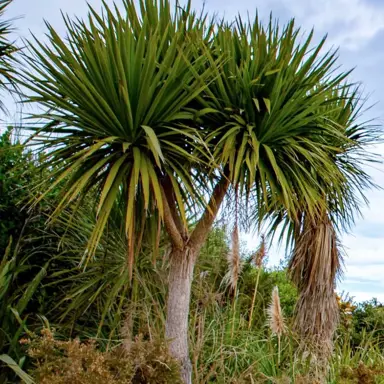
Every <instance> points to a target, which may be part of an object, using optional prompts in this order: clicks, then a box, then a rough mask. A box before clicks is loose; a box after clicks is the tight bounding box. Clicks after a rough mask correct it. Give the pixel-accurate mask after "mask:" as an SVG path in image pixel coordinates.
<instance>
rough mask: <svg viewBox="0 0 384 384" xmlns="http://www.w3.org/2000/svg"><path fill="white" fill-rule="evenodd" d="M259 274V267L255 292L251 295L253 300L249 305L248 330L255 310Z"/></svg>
mask: <svg viewBox="0 0 384 384" xmlns="http://www.w3.org/2000/svg"><path fill="white" fill-rule="evenodd" d="M260 273H261V267H259V270H258V272H257V277H256V284H255V291H254V293H253V299H252V305H251V314H250V315H249V322H248V329H251V325H252V317H253V311H254V309H255V303H256V295H257V289H258V287H259V279H260Z"/></svg>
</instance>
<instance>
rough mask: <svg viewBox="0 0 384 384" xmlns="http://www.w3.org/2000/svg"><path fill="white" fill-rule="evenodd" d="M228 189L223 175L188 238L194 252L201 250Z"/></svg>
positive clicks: (226, 180)
mask: <svg viewBox="0 0 384 384" xmlns="http://www.w3.org/2000/svg"><path fill="white" fill-rule="evenodd" d="M228 187H229V180H228V178H227V177H226V176H225V175H223V176H222V177H221V179H220V180H219V181H218V183H217V184H216V185H215V188H214V190H213V193H212V196H211V198H210V200H209V203H208V205H207V207H206V208H205V211H204V213H203V215H202V216H201V218H200V220H199V222H198V223H197V225H196V227H195V229H194V231H193V232H192V235H191V237H190V240H189V242H190V244H191V246H192V247H193V248H195V249H196V250H199V249H200V248H201V246H202V245H203V243H204V241H205V239H206V238H207V236H208V233H209V231H210V229H211V227H212V224H213V221H214V220H215V218H216V216H217V213H218V212H219V209H220V206H221V204H222V202H223V200H224V197H225V195H226V193H227V191H228Z"/></svg>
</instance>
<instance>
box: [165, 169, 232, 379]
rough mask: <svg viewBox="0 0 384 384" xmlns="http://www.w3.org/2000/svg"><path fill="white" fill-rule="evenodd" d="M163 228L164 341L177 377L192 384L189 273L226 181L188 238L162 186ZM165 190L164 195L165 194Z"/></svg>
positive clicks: (173, 204) (226, 187)
mask: <svg viewBox="0 0 384 384" xmlns="http://www.w3.org/2000/svg"><path fill="white" fill-rule="evenodd" d="M164 184H165V185H164V186H163V188H162V194H163V203H164V224H165V227H166V229H167V233H168V235H169V237H170V239H171V244H172V252H171V254H170V257H169V258H170V269H169V281H168V299H167V320H166V324H165V337H166V338H167V339H168V340H169V341H170V345H169V351H170V353H171V355H172V356H173V357H174V358H176V359H177V360H178V361H179V363H180V365H181V377H182V380H183V382H184V383H185V384H192V364H191V361H190V358H189V348H188V317H189V303H190V299H191V287H192V280H193V269H194V267H195V263H196V259H197V256H198V255H199V253H200V249H201V247H202V246H203V244H204V242H205V239H206V238H207V235H208V233H209V231H210V230H211V228H212V224H213V221H214V220H215V217H216V215H217V212H218V211H219V209H220V206H221V204H222V202H223V199H224V197H225V194H226V192H227V190H228V187H229V180H228V179H227V178H226V177H224V176H223V177H222V178H221V179H220V180H219V181H218V183H217V184H216V186H215V188H214V190H213V193H212V196H211V198H210V200H209V202H208V206H207V207H206V209H205V211H204V213H203V215H202V216H201V218H200V220H199V221H198V223H197V225H196V227H195V229H194V230H193V232H192V233H191V235H190V236H188V228H184V227H183V225H182V220H181V218H180V216H179V215H178V212H177V209H176V202H175V199H174V198H173V197H172V193H171V192H172V191H171V192H170V191H168V189H167V188H169V185H168V184H167V182H166V181H165V182H164ZM166 190H167V192H166Z"/></svg>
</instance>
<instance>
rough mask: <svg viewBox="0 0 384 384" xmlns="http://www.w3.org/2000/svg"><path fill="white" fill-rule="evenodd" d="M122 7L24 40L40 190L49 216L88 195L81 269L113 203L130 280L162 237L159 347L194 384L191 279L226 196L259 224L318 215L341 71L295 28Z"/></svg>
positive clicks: (156, 7) (331, 180)
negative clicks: (93, 217)
mask: <svg viewBox="0 0 384 384" xmlns="http://www.w3.org/2000/svg"><path fill="white" fill-rule="evenodd" d="M124 4H125V14H124V15H122V13H121V12H120V11H119V10H118V9H115V12H112V10H110V9H108V8H107V7H105V9H104V11H105V12H104V16H99V15H98V14H97V13H96V12H95V11H94V10H92V9H90V16H89V20H88V21H87V23H85V22H82V21H76V22H71V21H70V20H69V19H66V24H67V31H68V40H67V41H64V40H63V39H61V38H60V37H59V36H58V35H57V33H56V32H55V30H54V29H53V28H52V27H51V26H50V25H47V26H48V32H49V38H50V41H49V43H48V44H43V43H41V42H39V41H37V40H36V39H35V42H34V43H32V44H31V46H30V54H29V56H28V57H27V60H28V62H29V63H30V65H31V66H32V69H31V70H29V71H28V72H24V74H23V75H22V80H21V83H22V84H23V85H24V86H25V87H26V88H27V89H29V90H30V91H31V92H32V93H31V94H30V95H29V96H28V97H27V101H29V102H35V103H39V104H40V106H43V107H45V111H44V112H42V113H39V114H37V115H36V116H35V117H38V118H40V119H42V120H43V121H44V124H43V125H41V126H39V127H38V128H37V131H36V134H35V135H34V136H33V142H34V143H35V144H36V145H37V148H38V150H39V151H42V152H43V153H44V166H45V167H48V168H52V169H55V170H56V171H53V172H52V175H51V179H49V180H47V182H48V187H47V193H48V192H49V191H50V190H51V189H53V188H56V187H57V186H62V191H63V193H62V198H61V201H60V202H59V204H58V206H57V209H56V211H55V213H54V215H53V216H56V215H58V214H60V212H61V211H62V210H63V209H64V208H65V207H66V206H67V205H69V204H74V207H75V208H74V212H76V207H77V206H81V204H82V202H83V201H84V199H85V197H86V196H87V195H89V194H93V196H96V202H97V221H96V225H95V228H94V230H93V233H92V235H91V237H90V240H89V243H88V247H87V252H86V254H85V255H84V258H83V260H82V262H83V263H84V264H86V262H87V260H89V258H91V257H92V256H93V255H94V253H95V251H96V249H97V247H98V243H99V240H100V238H101V235H102V233H103V230H104V228H105V227H106V224H107V223H108V220H109V216H110V213H111V210H112V208H113V207H114V206H115V205H116V204H117V205H118V206H119V207H120V209H122V210H123V211H124V212H125V215H124V216H125V233H126V237H127V242H128V255H127V260H128V263H127V265H128V268H129V270H131V271H132V265H133V262H134V258H135V255H137V254H138V251H139V249H140V245H141V241H142V237H143V233H144V232H145V231H146V230H149V231H152V232H153V233H156V234H159V233H160V230H161V228H164V229H165V231H166V232H167V234H168V237H169V240H170V243H171V246H172V248H171V254H170V275H169V293H168V302H167V320H166V337H167V338H169V339H170V341H171V343H170V350H171V352H172V354H173V355H174V356H175V357H177V358H178V359H179V361H180V362H181V366H182V376H183V378H184V381H185V382H186V383H190V382H191V366H190V362H189V354H188V312H189V301H190V292H191V282H192V272H193V268H194V265H195V262H196V259H197V257H198V254H199V251H200V249H201V247H202V245H203V243H204V241H205V239H206V236H207V234H208V232H209V230H210V228H211V227H212V224H213V221H214V219H215V217H216V216H217V214H218V212H219V209H220V207H221V205H222V203H223V201H224V199H225V197H226V196H227V195H228V194H229V192H230V191H231V190H235V191H236V196H237V198H239V199H244V201H245V202H246V206H247V207H253V208H256V210H257V212H259V219H260V220H261V219H263V217H264V216H267V215H268V214H269V213H270V212H272V211H273V210H275V209H280V210H281V207H283V208H284V210H285V212H286V213H287V215H288V217H289V218H290V219H291V220H295V219H297V212H300V211H302V208H303V207H306V212H307V214H308V216H309V217H315V214H316V212H318V211H319V210H320V209H325V207H326V205H327V204H326V201H325V200H324V199H323V198H322V197H323V193H322V192H323V190H324V188H327V187H328V186H331V185H337V183H338V182H339V180H340V172H341V171H340V169H339V167H338V165H337V164H336V162H335V159H334V156H335V155H336V152H337V150H336V149H335V148H333V147H332V146H330V145H329V142H334V141H335V140H336V138H337V140H339V141H340V143H343V141H345V142H346V143H347V141H348V138H347V137H345V135H343V134H342V133H340V130H339V128H338V124H337V122H335V121H333V120H332V115H331V112H332V109H328V108H327V106H328V105H330V104H331V102H332V100H330V99H329V98H327V95H328V94H329V92H330V90H333V89H337V88H338V87H340V86H341V82H342V81H343V79H344V78H345V76H346V75H345V74H340V75H333V72H332V71H333V69H334V63H335V60H336V56H335V54H334V53H325V55H322V56H321V57H320V52H321V50H322V47H323V44H324V42H321V43H320V44H319V45H318V46H317V47H316V48H315V49H314V50H312V51H310V49H309V47H310V44H311V38H312V34H310V35H309V37H308V39H307V40H306V41H305V42H304V43H303V44H301V45H300V44H298V43H297V41H296V40H297V36H298V34H299V30H298V29H295V27H294V23H293V22H291V23H289V24H288V25H287V26H286V27H285V28H284V29H283V30H282V31H280V30H279V28H278V26H277V25H275V24H273V23H272V21H271V22H270V24H269V25H268V26H267V27H266V28H264V27H262V25H261V24H260V22H259V20H258V19H257V18H256V19H255V20H254V22H247V23H243V22H242V20H241V19H237V20H236V23H235V24H231V25H226V24H225V23H223V22H220V23H214V22H207V17H206V15H204V14H202V15H196V13H194V12H193V11H191V8H190V4H188V6H187V7H186V8H185V9H180V8H179V7H176V11H175V13H174V14H173V15H172V14H171V8H170V5H169V2H168V1H167V0H161V1H159V2H157V1H154V0H143V1H141V2H140V7H141V9H140V12H137V11H136V8H135V5H134V3H133V1H131V0H125V2H124ZM309 169H311V170H312V169H313V170H315V171H316V172H315V173H313V172H311V171H310V170H309ZM43 197H44V195H43V196H40V197H39V199H41V198H43ZM75 214H76V213H75ZM191 218H193V219H194V224H193V225H192V226H190V225H188V222H189V219H191ZM156 237H157V238H158V236H155V243H156ZM155 249H156V247H155Z"/></svg>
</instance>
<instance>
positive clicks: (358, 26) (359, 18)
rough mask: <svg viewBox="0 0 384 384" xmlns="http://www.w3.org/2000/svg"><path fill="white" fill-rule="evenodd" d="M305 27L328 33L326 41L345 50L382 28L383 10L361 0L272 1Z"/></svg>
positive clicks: (372, 35) (361, 42)
mask: <svg viewBox="0 0 384 384" xmlns="http://www.w3.org/2000/svg"><path fill="white" fill-rule="evenodd" d="M273 4H274V5H276V6H277V5H279V4H281V5H283V6H284V7H285V8H286V11H287V12H288V13H289V14H290V15H292V16H294V17H296V18H297V20H298V22H299V24H301V25H303V26H304V27H306V28H312V27H315V30H316V31H317V32H320V33H327V32H329V37H330V42H331V43H333V44H335V45H336V46H339V45H342V46H343V47H346V48H349V49H357V48H358V47H359V46H361V45H362V44H364V43H365V42H367V41H368V40H370V39H372V38H373V37H374V36H375V35H376V34H377V33H378V32H380V31H381V30H383V29H384V9H383V8H380V7H379V6H377V5H374V4H371V3H368V2H367V1H364V0H322V1H318V0H296V1H292V0H274V1H273Z"/></svg>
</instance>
